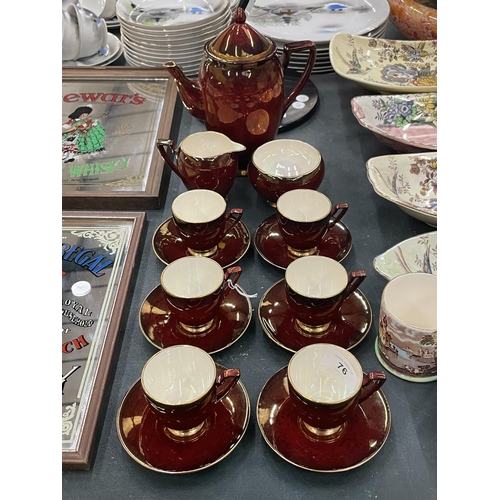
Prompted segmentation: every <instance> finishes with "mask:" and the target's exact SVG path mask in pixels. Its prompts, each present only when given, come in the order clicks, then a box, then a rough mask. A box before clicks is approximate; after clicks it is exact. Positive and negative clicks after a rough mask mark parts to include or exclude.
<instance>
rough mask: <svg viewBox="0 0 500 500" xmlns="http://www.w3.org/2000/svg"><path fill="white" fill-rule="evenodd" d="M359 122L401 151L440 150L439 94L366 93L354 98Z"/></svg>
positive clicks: (353, 109)
mask: <svg viewBox="0 0 500 500" xmlns="http://www.w3.org/2000/svg"><path fill="white" fill-rule="evenodd" d="M351 109H352V112H353V114H354V116H355V117H356V119H357V120H358V122H359V124H360V125H362V126H363V127H365V128H366V129H368V130H371V131H372V132H373V133H374V134H375V136H376V137H377V139H379V140H380V141H381V142H383V143H384V144H386V145H387V146H389V147H390V148H392V149H394V150H395V151H397V152H398V153H422V152H424V151H436V150H437V94H436V93H432V92H431V93H425V94H395V95H375V96H370V95H365V96H357V97H353V98H352V99H351Z"/></svg>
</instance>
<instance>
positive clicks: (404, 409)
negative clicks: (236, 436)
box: [62, 25, 437, 500]
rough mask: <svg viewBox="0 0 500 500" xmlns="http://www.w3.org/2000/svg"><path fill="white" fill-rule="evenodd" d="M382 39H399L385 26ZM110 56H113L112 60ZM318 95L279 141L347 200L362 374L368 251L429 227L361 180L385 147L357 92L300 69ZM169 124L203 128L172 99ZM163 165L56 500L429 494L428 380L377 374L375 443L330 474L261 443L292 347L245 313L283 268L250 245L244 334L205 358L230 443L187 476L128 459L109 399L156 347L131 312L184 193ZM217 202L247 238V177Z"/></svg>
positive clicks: (373, 333)
mask: <svg viewBox="0 0 500 500" xmlns="http://www.w3.org/2000/svg"><path fill="white" fill-rule="evenodd" d="M386 38H395V39H403V38H404V37H403V36H402V35H401V33H399V32H398V31H397V30H396V29H395V28H394V27H393V26H392V25H389V26H388V31H387V34H386ZM115 64H125V63H124V61H123V59H122V58H121V59H120V60H118V61H117V63H115ZM311 80H312V81H313V82H314V84H315V85H316V87H317V88H318V91H319V104H318V106H317V108H316V110H315V112H314V113H313V114H312V115H311V116H310V118H309V119H308V120H307V121H306V122H304V123H302V124H300V125H298V126H297V127H295V128H292V129H290V130H287V131H284V132H282V133H280V134H279V137H283V138H293V139H300V140H302V141H305V142H308V143H310V144H312V145H313V146H315V147H316V148H317V149H318V150H319V151H320V152H321V154H322V156H323V158H324V160H325V164H326V174H325V178H324V181H323V183H322V185H321V186H320V188H319V191H321V192H322V193H324V194H326V195H327V196H329V197H330V199H331V200H332V201H333V202H334V203H337V202H347V203H348V204H349V210H348V212H347V214H346V215H345V216H344V219H343V221H344V223H345V224H346V225H347V227H348V228H349V230H350V232H351V234H352V238H353V248H352V250H351V252H350V253H349V255H348V256H347V257H346V258H345V260H343V262H342V263H343V265H344V266H345V267H346V269H347V270H348V271H350V270H355V269H364V270H365V271H366V272H367V278H366V280H365V281H364V283H363V284H362V285H361V287H360V290H361V291H362V292H363V293H364V295H365V296H366V297H367V299H368V301H369V302H370V305H371V307H372V311H373V321H372V325H371V328H370V331H369V333H368V335H367V336H366V338H365V339H364V340H363V341H362V342H361V343H360V344H359V345H357V346H356V347H354V348H353V349H352V353H353V354H354V355H355V356H356V357H357V358H358V360H359V361H360V363H361V364H362V366H363V369H364V370H365V371H371V370H380V369H382V367H381V365H380V363H379V362H378V360H377V358H376V356H375V352H374V342H375V339H376V337H377V325H378V314H379V308H380V298H381V294H382V290H383V288H384V285H385V284H386V282H387V281H386V280H385V279H384V278H383V277H382V276H380V275H379V274H377V272H376V271H375V270H374V268H373V263H372V262H373V258H374V257H375V256H377V255H379V254H380V253H382V252H384V251H385V250H387V249H388V248H390V247H392V246H394V245H395V244H397V243H399V242H401V241H403V240H405V239H407V238H410V237H412V236H415V235H418V234H423V233H426V232H429V231H432V230H433V228H431V227H430V226H427V225H425V224H424V223H422V222H420V221H418V220H416V219H414V218H412V217H410V216H409V215H407V214H406V213H404V212H403V211H401V210H400V209H399V208H398V207H396V206H395V205H394V204H392V203H390V202H388V201H386V200H384V199H382V198H381V197H379V196H378V195H377V194H376V193H375V192H374V190H373V188H372V186H371V184H370V183H369V181H368V179H367V176H366V167H365V164H366V161H367V160H368V159H370V158H372V157H374V156H380V155H387V154H393V153H394V151H392V150H390V149H389V148H388V147H387V146H385V145H384V144H382V143H381V142H379V140H378V139H377V138H376V137H375V136H374V135H373V134H372V133H371V132H369V131H368V130H366V129H364V128H362V127H361V126H360V125H359V124H358V122H357V120H356V119H355V118H354V116H353V114H352V112H351V106H350V100H351V98H353V97H354V96H357V95H364V94H369V93H370V92H367V91H366V90H365V89H363V88H362V87H360V86H358V85H356V84H354V83H352V82H349V81H347V80H345V79H343V78H342V77H340V76H338V75H337V74H335V73H327V74H314V75H312V76H311ZM180 113H181V115H180V124H179V127H178V130H176V131H175V132H176V133H174V134H172V138H174V139H176V140H178V141H180V140H182V139H183V138H184V137H186V136H188V135H189V134H191V133H194V132H198V131H201V130H204V126H203V124H202V123H201V122H200V121H198V120H197V119H195V118H193V117H192V116H191V115H189V113H187V112H186V111H185V110H184V109H182V107H181V108H180ZM185 189H186V188H185V187H184V186H183V184H182V183H181V182H180V179H179V178H178V177H177V176H176V175H175V174H173V173H172V175H171V176H170V180H169V184H168V192H167V194H166V199H165V203H164V207H163V208H162V209H160V210H151V211H147V226H146V228H145V231H144V238H143V241H142V250H141V254H140V264H139V268H138V272H137V275H136V278H135V282H133V283H132V286H131V290H130V294H131V297H130V307H129V310H128V311H126V314H125V317H124V323H123V328H122V333H121V334H122V335H123V338H122V341H121V346H120V349H119V352H117V362H116V369H115V371H114V374H113V379H112V380H111V388H110V391H109V397H108V399H107V401H105V403H104V405H103V408H102V421H101V424H100V427H99V432H98V436H97V444H96V453H95V458H94V460H93V464H92V468H91V469H90V470H88V471H63V472H62V498H63V499H64V500H77V499H102V500H113V499H120V500H123V499H125V498H147V499H150V500H154V499H162V500H163V499H175V500H191V499H198V498H203V499H204V500H211V499H217V500H225V499H231V500H232V499H235V498H238V499H242V500H253V499H264V498H266V499H267V498H273V499H287V500H298V499H304V498H307V497H309V496H313V497H314V498H316V499H318V500H319V499H327V498H345V499H398V500H399V499H402V498H405V500H412V499H418V500H421V499H426V500H429V499H432V498H436V497H437V382H431V383H424V384H417V383H412V382H407V381H404V380H401V379H399V378H397V377H395V376H393V375H392V374H390V373H387V381H386V383H385V385H384V386H383V388H382V390H383V392H384V394H385V396H386V397H387V400H388V402H389V406H390V410H391V416H392V425H391V429H390V433H389V436H388V438H387V441H386V442H385V445H384V446H383V447H382V449H381V450H380V451H379V452H378V453H377V454H376V455H375V456H374V457H373V458H372V459H371V460H370V461H368V462H366V463H365V464H363V465H362V466H360V467H357V468H355V469H352V470H349V471H344V472H339V473H318V472H313V471H308V470H304V469H302V468H298V467H296V466H294V465H292V464H290V463H289V462H287V461H285V460H283V459H282V458H281V457H280V456H279V455H278V454H276V453H275V452H274V451H273V450H272V449H271V448H270V447H269V446H268V445H267V443H266V442H265V440H264V439H263V437H262V435H261V433H260V430H259V426H258V424H257V419H256V413H255V409H256V404H257V400H258V397H259V394H260V391H261V389H262V388H263V386H264V385H265V383H266V382H267V380H268V379H269V378H270V377H271V376H272V375H273V374H274V373H275V372H277V371H278V370H279V369H280V368H282V367H284V366H286V365H287V364H288V362H289V360H290V357H291V355H292V353H291V352H289V351H287V350H285V349H283V348H282V347H280V346H278V345H277V344H275V343H274V342H272V341H271V340H270V339H269V338H268V337H267V336H266V334H265V333H264V331H263V329H262V327H261V325H260V323H259V319H258V316H257V306H258V303H259V300H260V298H261V296H262V294H263V293H264V292H265V291H266V290H267V289H268V288H269V287H270V286H271V285H272V284H273V283H275V282H277V281H278V280H280V279H282V278H283V277H284V271H283V270H281V269H278V268H275V267H273V266H272V265H271V264H269V263H268V262H266V261H264V260H263V259H262V257H261V256H260V255H259V254H258V253H257V251H256V250H255V248H254V247H253V244H252V245H251V246H250V249H249V251H248V252H247V253H246V254H245V256H244V257H243V258H242V259H241V260H240V261H239V263H238V264H239V265H240V266H241V267H242V269H243V272H242V276H241V278H240V281H239V283H240V284H241V286H242V287H243V288H244V289H245V290H246V291H247V293H249V294H251V293H256V294H257V297H256V298H252V299H251V302H252V306H253V315H252V320H251V323H250V326H249V328H248V330H247V331H246V332H245V333H244V335H243V336H242V337H241V338H240V339H239V340H238V341H237V342H236V343H234V344H233V345H231V346H230V347H229V348H227V349H225V350H223V351H220V352H218V353H215V354H214V355H213V357H214V359H215V361H216V362H218V363H220V364H222V365H224V366H226V367H238V368H239V369H240V370H241V381H242V383H243V384H244V386H245V387H246V389H247V391H248V394H249V397H250V403H251V419H250V423H249V426H248V429H247V431H246V433H245V435H244V437H243V439H242V440H241V442H240V443H239V444H238V446H237V447H236V448H235V449H234V451H233V452H232V453H231V454H230V455H229V456H227V457H226V458H225V459H224V460H222V461H220V462H219V463H217V464H215V465H214V466H212V467H209V468H207V469H204V470H202V471H198V472H196V473H193V474H178V475H172V474H161V473H158V472H154V471H151V470H148V469H146V468H144V467H142V466H141V465H139V464H138V463H136V462H135V461H134V460H132V459H131V458H130V456H129V455H128V454H127V452H126V451H125V450H124V449H123V448H122V446H121V444H120V441H119V439H118V436H117V432H116V427H115V419H116V413H117V411H118V408H119V406H120V403H121V401H122V399H123V397H124V396H125V394H126V393H127V391H128V390H129V389H130V387H131V386H132V385H133V384H134V383H135V382H136V381H137V380H138V378H139V377H140V374H141V370H142V367H143V366H144V363H145V362H146V361H147V360H148V359H149V358H150V357H151V356H152V355H153V354H155V353H156V352H157V350H156V349H155V347H153V346H152V345H151V344H150V343H149V342H148V341H147V340H146V339H145V338H144V336H143V335H142V333H141V330H140V328H139V324H138V316H139V309H140V307H141V304H142V302H143V301H144V299H145V298H146V296H147V294H148V293H149V292H150V291H151V290H152V289H153V288H155V287H156V286H157V285H158V284H159V276H160V273H161V271H162V269H163V267H164V266H163V264H162V263H161V262H160V261H159V259H158V258H157V257H156V256H155V254H154V252H153V250H152V247H151V239H152V236H153V233H154V231H155V230H156V228H157V227H158V226H159V225H160V224H161V223H162V222H163V221H165V220H166V219H168V218H169V217H170V216H171V204H172V201H173V199H174V198H175V197H176V196H177V195H178V194H180V193H181V192H183V191H185ZM228 207H230V208H232V207H241V208H243V219H242V220H243V221H244V223H245V224H246V225H247V227H248V228H249V230H250V232H251V234H252V236H253V234H254V232H255V229H256V228H257V226H258V225H259V224H260V222H261V221H262V220H263V219H264V218H266V217H267V216H268V215H270V214H272V213H273V211H274V209H273V208H271V207H270V206H269V205H267V204H266V202H265V201H264V200H263V198H262V197H260V195H258V194H257V193H256V191H255V190H254V189H253V188H252V186H251V184H250V182H249V179H248V178H246V177H238V178H237V179H236V182H235V185H234V186H233V188H232V190H231V192H230V193H229V197H228Z"/></svg>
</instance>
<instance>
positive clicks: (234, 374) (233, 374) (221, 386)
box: [215, 368, 240, 403]
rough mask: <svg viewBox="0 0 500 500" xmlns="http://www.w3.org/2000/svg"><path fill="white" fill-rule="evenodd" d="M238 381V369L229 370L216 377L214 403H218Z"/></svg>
mask: <svg viewBox="0 0 500 500" xmlns="http://www.w3.org/2000/svg"><path fill="white" fill-rule="evenodd" d="M239 379H240V370H239V369H238V368H229V369H228V370H224V371H223V372H222V373H220V374H219V375H217V378H216V379H215V402H216V403H217V402H218V401H220V400H221V399H222V398H223V397H224V396H225V395H226V394H227V393H228V392H229V391H230V390H231V389H232V388H233V387H234V386H235V385H236V383H237V382H238V380H239Z"/></svg>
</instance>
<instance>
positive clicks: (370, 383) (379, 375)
mask: <svg viewBox="0 0 500 500" xmlns="http://www.w3.org/2000/svg"><path fill="white" fill-rule="evenodd" d="M385 380H386V378H385V373H384V372H382V371H374V372H370V373H368V374H366V375H365V376H364V377H363V383H362V385H361V392H360V394H359V400H358V403H362V402H363V401H364V400H365V399H368V398H369V397H370V396H371V395H372V394H373V393H374V392H375V391H378V390H379V389H380V388H381V387H382V386H383V385H384V383H385Z"/></svg>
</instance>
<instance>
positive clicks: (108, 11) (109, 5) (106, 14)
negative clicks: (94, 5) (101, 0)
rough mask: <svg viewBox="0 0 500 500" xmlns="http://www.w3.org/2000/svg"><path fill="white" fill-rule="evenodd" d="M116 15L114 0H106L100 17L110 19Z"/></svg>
mask: <svg viewBox="0 0 500 500" xmlns="http://www.w3.org/2000/svg"><path fill="white" fill-rule="evenodd" d="M115 16H116V0H106V1H105V5H104V10H103V11H102V13H101V17H102V18H104V19H112V18H113V17H115Z"/></svg>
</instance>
